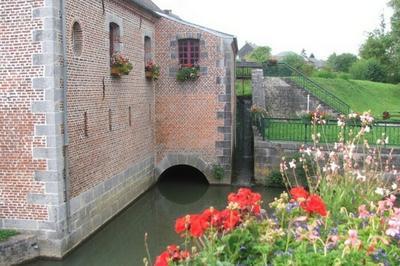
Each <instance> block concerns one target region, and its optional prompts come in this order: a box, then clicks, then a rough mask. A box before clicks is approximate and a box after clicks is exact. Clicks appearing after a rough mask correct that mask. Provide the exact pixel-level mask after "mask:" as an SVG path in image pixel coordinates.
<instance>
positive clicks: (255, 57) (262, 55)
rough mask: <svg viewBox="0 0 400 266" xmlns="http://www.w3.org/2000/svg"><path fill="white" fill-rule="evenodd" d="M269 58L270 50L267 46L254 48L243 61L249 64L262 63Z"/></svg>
mask: <svg viewBox="0 0 400 266" xmlns="http://www.w3.org/2000/svg"><path fill="white" fill-rule="evenodd" d="M270 57H271V48H270V47H268V46H259V47H256V48H255V49H254V50H253V51H252V52H251V53H250V54H248V55H247V56H246V57H245V59H246V60H247V61H249V62H257V63H264V62H266V61H267V60H268V59H269V58H270Z"/></svg>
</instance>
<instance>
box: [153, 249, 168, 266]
mask: <svg viewBox="0 0 400 266" xmlns="http://www.w3.org/2000/svg"><path fill="white" fill-rule="evenodd" d="M169 258H170V257H169V253H168V251H164V252H163V253H161V254H160V255H159V256H157V258H156V262H155V263H154V266H168V261H169Z"/></svg>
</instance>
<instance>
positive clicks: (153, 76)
mask: <svg viewBox="0 0 400 266" xmlns="http://www.w3.org/2000/svg"><path fill="white" fill-rule="evenodd" d="M144 74H145V77H146V79H149V80H157V79H158V77H159V76H160V67H159V66H158V65H156V64H154V63H153V62H152V61H149V62H147V64H146V65H145V67H144Z"/></svg>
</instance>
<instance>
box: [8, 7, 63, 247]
mask: <svg viewBox="0 0 400 266" xmlns="http://www.w3.org/2000/svg"><path fill="white" fill-rule="evenodd" d="M60 10H61V7H60V1H57V0H46V1H42V0H25V1H2V2H1V3H0V12H1V17H2V18H5V19H4V20H2V23H3V22H4V23H5V24H2V27H3V28H2V30H1V32H0V39H1V40H2V41H1V43H0V66H1V67H0V98H1V99H2V100H1V101H0V116H1V118H0V130H1V133H0V147H1V152H0V179H1V182H0V227H1V228H13V229H18V230H27V231H31V232H35V233H37V234H38V236H39V237H40V238H50V239H51V240H50V241H49V242H51V243H52V245H53V246H55V247H58V248H59V247H60V241H59V237H58V236H56V235H58V234H60V233H61V231H62V229H61V227H60V224H59V223H58V218H57V215H58V213H61V212H62V210H63V206H64V201H65V198H64V193H63V191H64V188H65V186H64V179H63V168H64V154H63V144H64V142H63V130H62V129H63V125H62V124H63V112H62V106H63V100H64V99H63V93H62V92H63V88H62V81H61V77H60V74H59V73H60V69H61V67H60V66H61V63H62V57H61V55H62V51H61V49H60V47H61V42H60V40H61V33H62V28H61V17H60ZM64 210H65V209H64ZM61 234H63V233H61ZM55 239H57V240H55ZM52 240H55V241H52ZM44 250H45V248H44Z"/></svg>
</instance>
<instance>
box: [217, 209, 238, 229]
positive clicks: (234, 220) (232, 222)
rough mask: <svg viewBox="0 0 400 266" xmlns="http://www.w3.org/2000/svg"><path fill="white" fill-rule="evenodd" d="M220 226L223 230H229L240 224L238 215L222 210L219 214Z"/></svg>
mask: <svg viewBox="0 0 400 266" xmlns="http://www.w3.org/2000/svg"><path fill="white" fill-rule="evenodd" d="M221 219H222V226H223V228H224V229H225V230H231V229H233V228H235V227H236V226H237V225H239V223H240V213H239V212H238V211H237V210H229V209H226V210H223V211H222V212H221Z"/></svg>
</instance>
